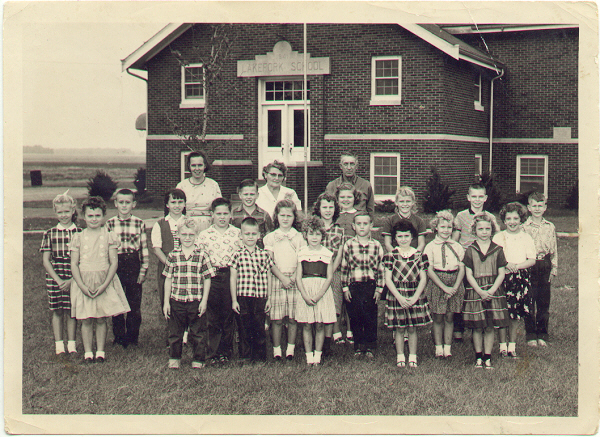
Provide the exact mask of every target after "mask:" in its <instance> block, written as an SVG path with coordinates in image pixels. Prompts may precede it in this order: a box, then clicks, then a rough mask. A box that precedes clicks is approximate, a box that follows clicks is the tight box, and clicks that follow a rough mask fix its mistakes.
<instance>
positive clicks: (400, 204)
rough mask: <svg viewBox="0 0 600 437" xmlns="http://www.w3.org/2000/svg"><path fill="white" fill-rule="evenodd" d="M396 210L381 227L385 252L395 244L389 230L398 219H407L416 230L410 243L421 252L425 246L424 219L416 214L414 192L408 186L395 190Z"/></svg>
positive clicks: (389, 250) (390, 249)
mask: <svg viewBox="0 0 600 437" xmlns="http://www.w3.org/2000/svg"><path fill="white" fill-rule="evenodd" d="M395 203H396V212H395V213H394V215H392V216H390V217H388V218H387V219H386V220H385V221H384V222H383V225H382V227H381V235H382V236H383V248H384V249H385V251H386V252H391V251H392V249H393V248H394V247H395V246H396V245H397V244H396V242H395V241H394V239H393V238H392V235H391V230H392V228H393V227H394V225H395V224H396V223H398V222H399V221H400V220H403V219H404V220H408V221H410V222H411V223H412V225H413V226H414V227H415V229H416V230H417V236H416V237H414V238H413V239H412V240H411V242H410V245H411V246H412V247H414V248H415V249H417V251H419V252H422V251H423V249H424V248H425V231H426V226H425V221H424V220H423V219H422V218H421V217H419V216H418V215H416V212H417V200H416V196H415V192H414V191H413V190H412V188H410V187H400V188H398V191H396V198H395Z"/></svg>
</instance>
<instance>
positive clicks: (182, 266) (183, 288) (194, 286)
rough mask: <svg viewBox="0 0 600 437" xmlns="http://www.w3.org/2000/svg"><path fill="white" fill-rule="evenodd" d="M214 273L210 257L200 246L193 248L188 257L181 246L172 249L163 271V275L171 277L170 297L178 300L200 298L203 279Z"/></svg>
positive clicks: (186, 300) (184, 300)
mask: <svg viewBox="0 0 600 437" xmlns="http://www.w3.org/2000/svg"><path fill="white" fill-rule="evenodd" d="M215 274H216V273H215V269H214V268H213V266H212V264H211V263H210V257H209V256H208V254H207V253H206V252H205V251H203V250H202V249H200V248H196V249H194V251H193V252H192V253H191V255H190V256H189V258H186V256H185V254H184V253H183V251H182V250H181V248H179V249H173V251H172V252H171V253H169V256H168V257H167V263H166V264H165V269H164V271H163V275H165V277H167V278H173V282H172V286H171V299H173V300H176V301H178V302H192V301H195V300H197V301H200V300H202V288H203V286H204V280H206V279H210V277H211V276H215Z"/></svg>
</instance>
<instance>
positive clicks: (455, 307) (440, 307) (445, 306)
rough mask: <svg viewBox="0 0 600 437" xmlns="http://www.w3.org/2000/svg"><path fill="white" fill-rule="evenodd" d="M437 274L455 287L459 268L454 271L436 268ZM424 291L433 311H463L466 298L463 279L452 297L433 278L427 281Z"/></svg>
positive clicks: (436, 312) (440, 312)
mask: <svg viewBox="0 0 600 437" xmlns="http://www.w3.org/2000/svg"><path fill="white" fill-rule="evenodd" d="M435 274H436V275H437V276H438V278H440V281H442V282H443V283H444V284H446V285H448V286H450V287H453V286H454V283H455V282H456V277H457V276H458V270H455V271H452V272H445V271H442V270H435ZM423 293H424V295H425V296H426V297H427V301H428V302H429V306H430V307H431V312H432V313H434V314H446V313H447V312H452V313H460V312H461V311H462V306H463V300H464V298H465V287H464V285H463V281H461V282H460V287H459V288H458V290H457V291H456V293H455V294H454V295H453V296H452V297H450V298H448V297H447V296H448V295H447V294H446V293H444V292H443V291H442V290H441V289H440V288H439V287H438V286H437V285H435V283H434V282H433V281H432V280H431V279H429V280H428V281H427V286H426V287H425V291H424V292H423Z"/></svg>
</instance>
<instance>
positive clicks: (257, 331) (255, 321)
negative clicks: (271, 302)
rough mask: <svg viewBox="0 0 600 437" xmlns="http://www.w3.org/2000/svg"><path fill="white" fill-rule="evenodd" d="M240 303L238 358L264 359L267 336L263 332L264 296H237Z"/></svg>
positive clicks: (264, 315) (265, 358) (265, 357)
mask: <svg viewBox="0 0 600 437" xmlns="http://www.w3.org/2000/svg"><path fill="white" fill-rule="evenodd" d="M237 300H238V303H239V305H240V316H239V318H238V323H239V326H240V358H242V359H251V360H259V361H266V360H267V336H266V334H265V317H266V314H265V305H266V303H267V299H266V298H259V297H246V296H238V298H237Z"/></svg>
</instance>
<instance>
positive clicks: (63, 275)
mask: <svg viewBox="0 0 600 437" xmlns="http://www.w3.org/2000/svg"><path fill="white" fill-rule="evenodd" d="M68 191H69V190H67V191H65V193H64V194H59V195H58V196H56V197H55V198H54V200H53V201H52V206H53V208H54V213H55V214H56V217H57V218H58V224H57V225H56V226H54V227H53V228H51V229H48V230H47V231H46V232H44V238H43V239H42V246H41V247H40V252H42V262H43V264H44V268H45V269H46V290H47V291H48V300H49V303H50V311H51V312H52V331H53V332H54V342H55V349H56V354H57V355H58V354H62V353H64V352H65V344H64V341H63V316H65V315H66V316H67V350H68V352H69V353H77V347H76V344H75V331H76V329H77V319H75V318H72V317H70V316H71V279H72V274H71V256H70V253H69V243H70V242H71V238H72V237H73V235H74V234H76V233H78V232H81V228H79V227H77V226H76V225H75V221H76V220H77V211H76V208H75V205H76V204H75V200H74V199H73V198H72V197H71V196H69V195H68V194H67V193H68Z"/></svg>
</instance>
